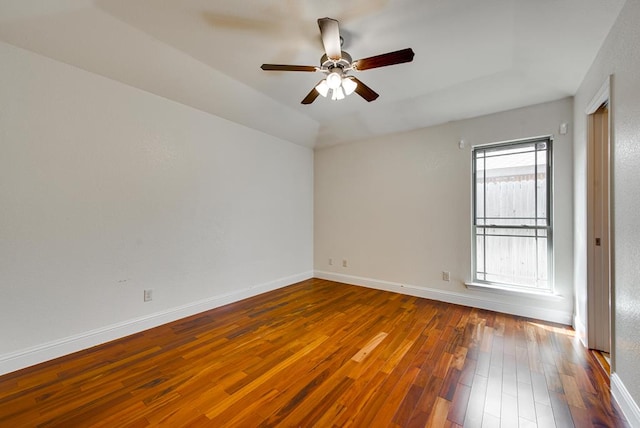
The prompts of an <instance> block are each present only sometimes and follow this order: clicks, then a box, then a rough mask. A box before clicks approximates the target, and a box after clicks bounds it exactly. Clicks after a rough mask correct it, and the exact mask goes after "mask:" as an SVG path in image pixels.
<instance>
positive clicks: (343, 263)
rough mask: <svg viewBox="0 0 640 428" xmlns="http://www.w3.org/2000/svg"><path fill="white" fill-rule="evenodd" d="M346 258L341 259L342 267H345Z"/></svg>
mask: <svg viewBox="0 0 640 428" xmlns="http://www.w3.org/2000/svg"><path fill="white" fill-rule="evenodd" d="M347 266H348V264H347V259H344V260H342V267H347Z"/></svg>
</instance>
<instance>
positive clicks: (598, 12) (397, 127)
mask: <svg viewBox="0 0 640 428" xmlns="http://www.w3.org/2000/svg"><path fill="white" fill-rule="evenodd" d="M623 3H624V0H484V1H479V0H352V1H345V0H340V1H335V0H324V1H318V0H242V1H233V2H232V1H223V0H162V1H160V0H3V1H2V2H0V40H2V41H5V42H7V43H10V44H13V45H16V46H19V47H22V48H25V49H29V50H31V51H34V52H37V53H40V54H42V55H45V56H48V57H51V58H54V59H56V60H59V61H63V62H66V63H68V64H71V65H74V66H76V67H79V68H82V69H85V70H88V71H91V72H94V73H97V74H101V75H103V76H106V77H108V78H111V79H115V80H119V81H121V82H123V83H126V84H128V85H131V86H134V87H137V88H140V89H142V90H145V91H148V92H152V93H154V94H157V95H159V96H162V97H165V98H168V99H171V100H174V101H177V102H180V103H183V104H186V105H190V106H192V107H195V108H198V109H200V110H203V111H208V112H211V113H213V114H216V115H218V116H221V117H224V118H227V119H229V120H232V121H234V122H238V123H241V124H244V125H246V126H249V127H252V128H255V129H257V130H260V131H263V132H266V133H269V134H271V135H274V136H277V137H280V138H284V139H287V140H289V141H292V142H294V143H298V144H302V145H305V146H309V147H323V146H327V145H332V144H337V143H340V142H345V141H352V140H356V139H362V138H366V137H371V136H376V135H383V134H386V133H390V132H398V131H405V130H411V129H416V128H422V127H425V126H430V125H434V124H438V123H444V122H447V121H451V120H458V119H463V118H468V117H474V116H479V115H483V114H489V113H493V112H497V111H502V110H508V109H512V108H518V107H523V106H527V105H531V104H537V103H541V102H545V101H551V100H556V99H559V98H563V97H566V96H570V95H573V94H574V93H575V92H576V90H577V89H578V86H579V84H580V83H581V82H582V79H583V77H584V75H585V73H586V71H587V70H588V68H589V66H590V65H591V63H592V61H593V59H594V58H595V55H596V53H597V51H598V49H599V48H600V46H601V44H602V42H603V40H604V38H605V36H606V35H607V33H608V32H609V29H610V28H611V26H612V24H613V22H614V20H615V18H616V17H617V15H618V13H619V11H620V9H621V7H622V5H623ZM325 16H328V17H331V18H335V19H338V20H339V21H340V29H341V34H342V36H343V38H344V45H343V49H344V50H345V51H347V52H349V53H350V54H351V55H352V56H353V58H354V59H357V58H363V57H368V56H372V55H377V54H381V53H385V52H389V51H394V50H398V49H403V48H407V47H411V48H413V50H414V52H415V53H416V56H415V59H414V61H413V62H412V63H408V64H400V65H395V66H391V67H385V68H379V69H374V70H367V71H363V72H360V73H358V78H359V79H360V80H362V81H363V82H364V83H366V84H367V85H368V86H370V87H371V88H373V89H374V90H375V91H376V92H378V93H379V94H380V97H379V98H378V99H377V100H376V101H374V102H372V103H367V102H366V101H364V100H363V99H362V98H360V97H359V96H358V95H357V94H353V95H351V96H349V97H347V98H346V99H345V100H342V101H330V100H328V99H324V98H322V97H319V98H318V99H316V101H315V102H314V103H313V104H311V105H308V106H304V105H302V104H300V101H301V100H302V98H303V97H304V96H305V95H306V94H307V93H308V92H309V91H310V90H311V88H313V86H314V85H315V84H316V83H317V82H318V81H319V80H320V79H321V78H322V75H321V74H314V73H299V72H264V71H262V70H260V65H261V64H262V63H280V64H301V65H319V60H320V56H321V55H322V53H323V51H322V44H321V41H320V36H319V32H318V26H317V23H316V20H317V18H321V17H325Z"/></svg>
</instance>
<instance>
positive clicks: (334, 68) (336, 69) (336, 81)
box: [260, 18, 414, 104]
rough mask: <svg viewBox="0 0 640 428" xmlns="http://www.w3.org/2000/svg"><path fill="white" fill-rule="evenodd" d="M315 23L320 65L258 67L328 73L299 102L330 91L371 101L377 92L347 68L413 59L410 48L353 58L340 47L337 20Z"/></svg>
mask: <svg viewBox="0 0 640 428" xmlns="http://www.w3.org/2000/svg"><path fill="white" fill-rule="evenodd" d="M318 26H319V27H320V35H321V36H322V44H323V45H324V50H325V54H324V55H322V57H321V58H320V64H321V65H320V67H315V66H312V65H283V64H262V66H261V67H260V68H262V69H263V70H265V71H307V72H315V71H319V72H321V73H324V74H326V75H327V77H326V78H324V79H322V80H321V81H320V82H318V84H317V85H316V86H315V88H313V89H312V90H311V92H309V93H308V94H307V96H306V97H304V99H303V100H302V104H311V103H312V102H314V101H315V99H316V98H317V97H318V95H322V96H323V97H327V96H329V93H331V99H332V100H341V99H343V98H344V97H345V96H347V95H350V94H351V93H353V92H356V93H357V94H358V95H360V96H361V97H362V98H364V99H365V100H367V101H369V102H371V101H373V100H375V99H376V98H378V94H377V93H376V92H375V91H374V90H373V89H371V88H370V87H368V86H367V85H365V84H364V83H362V82H361V81H360V80H359V79H358V78H356V77H355V76H351V75H349V74H348V73H349V72H350V71H363V70H369V69H371V68H378V67H386V66H388V65H395V64H402V63H403V62H411V61H413V56H414V53H413V50H412V49H411V48H407V49H402V50H399V51H394V52H388V53H385V54H381V55H376V56H372V57H369V58H363V59H358V60H355V61H353V60H352V59H351V55H349V54H348V53H347V52H345V51H343V50H342V37H340V28H339V26H338V21H336V20H335V19H331V18H320V19H318Z"/></svg>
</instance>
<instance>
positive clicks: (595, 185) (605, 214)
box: [589, 103, 611, 353]
mask: <svg viewBox="0 0 640 428" xmlns="http://www.w3.org/2000/svg"><path fill="white" fill-rule="evenodd" d="M589 122H590V130H589V131H590V133H591V137H592V138H591V141H592V143H593V144H592V146H591V147H592V150H591V153H590V157H591V162H590V163H591V166H592V168H591V172H592V175H591V177H590V180H589V181H590V185H591V186H592V193H591V194H592V204H591V207H590V211H591V212H590V215H591V216H592V222H591V224H592V228H593V230H592V234H591V236H592V239H593V242H591V243H590V245H591V246H592V258H591V260H590V261H591V264H592V265H591V269H590V270H591V274H592V281H591V283H592V287H593V293H592V294H591V296H590V300H591V301H590V302H589V306H590V308H591V309H592V312H593V313H592V317H593V320H592V321H593V322H592V323H591V325H592V329H593V336H592V343H590V347H591V348H593V349H596V350H599V351H603V352H607V353H608V352H610V348H611V250H610V249H611V245H610V212H609V211H610V194H609V188H610V183H609V181H610V174H609V170H610V156H609V152H610V150H609V109H608V105H607V103H605V104H603V105H602V106H600V108H598V110H596V111H595V112H594V113H593V114H592V115H591V116H590V120H589Z"/></svg>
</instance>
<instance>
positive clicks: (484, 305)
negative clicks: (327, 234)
mask: <svg viewBox="0 0 640 428" xmlns="http://www.w3.org/2000/svg"><path fill="white" fill-rule="evenodd" d="M314 276H315V277H316V278H320V279H327V280H330V281H337V282H343V283H345V284H351V285H359V286H363V287H369V288H375V289H377V290H383V291H392V292H395V293H401V294H408V295H410V296H416V297H423V298H425V299H432V300H438V301H441V302H447V303H454V304H457V305H463V306H471V307H474V308H479V309H487V310H490V311H496V312H503V313H506V314H512V315H518V316H523V317H528V318H535V319H539V320H544V321H550V322H555V323H559V324H565V325H571V321H572V319H573V314H572V313H571V312H565V311H558V310H555V309H547V308H544V307H540V306H538V307H533V306H530V305H527V304H526V303H527V302H528V301H527V302H525V303H524V304H515V303H509V302H503V301H499V300H496V299H491V298H488V297H486V298H485V297H478V296H475V295H470V294H465V293H459V292H455V291H446V290H436V289H433V288H427V287H417V286H415V285H407V284H400V283H397V282H389V281H381V280H377V279H372V278H363V277H359V276H352V275H344V274H340V273H335V272H326V271H315V272H314Z"/></svg>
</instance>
